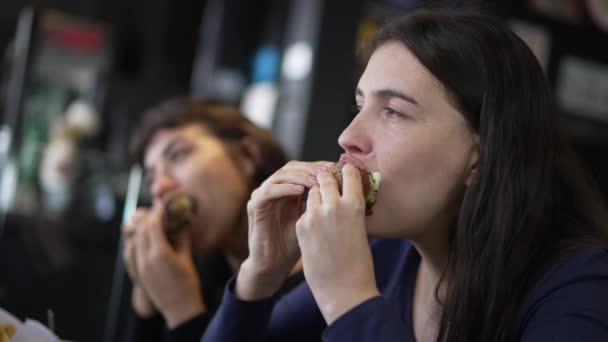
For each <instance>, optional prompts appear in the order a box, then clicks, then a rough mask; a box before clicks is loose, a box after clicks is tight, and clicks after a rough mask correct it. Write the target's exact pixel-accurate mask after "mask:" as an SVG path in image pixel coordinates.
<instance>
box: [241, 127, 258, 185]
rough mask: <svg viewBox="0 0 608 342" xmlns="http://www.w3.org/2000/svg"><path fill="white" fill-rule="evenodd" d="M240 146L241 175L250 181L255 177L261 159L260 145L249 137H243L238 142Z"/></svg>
mask: <svg viewBox="0 0 608 342" xmlns="http://www.w3.org/2000/svg"><path fill="white" fill-rule="evenodd" d="M240 144H241V157H240V159H241V165H242V167H243V173H244V174H245V175H246V176H247V177H248V178H249V179H252V178H253V177H254V176H255V172H256V169H257V166H258V165H259V164H260V161H261V159H262V151H261V150H260V145H259V144H258V143H257V142H256V141H255V140H254V139H252V138H251V137H244V138H242V139H241V141H240Z"/></svg>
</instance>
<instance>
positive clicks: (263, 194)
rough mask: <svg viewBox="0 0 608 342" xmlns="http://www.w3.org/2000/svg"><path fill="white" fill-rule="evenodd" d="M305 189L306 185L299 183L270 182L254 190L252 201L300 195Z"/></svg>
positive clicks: (260, 201) (259, 202)
mask: <svg viewBox="0 0 608 342" xmlns="http://www.w3.org/2000/svg"><path fill="white" fill-rule="evenodd" d="M304 189H305V187H304V186H302V185H298V184H270V185H267V186H263V187H259V188H258V189H256V190H254V191H253V193H252V194H251V202H254V203H256V204H261V203H266V202H268V201H270V200H274V199H278V198H282V197H291V196H300V195H302V193H304Z"/></svg>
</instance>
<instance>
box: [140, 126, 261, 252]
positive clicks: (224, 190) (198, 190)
mask: <svg viewBox="0 0 608 342" xmlns="http://www.w3.org/2000/svg"><path fill="white" fill-rule="evenodd" d="M144 165H145V168H146V177H147V181H148V183H147V184H148V186H149V189H150V192H151V194H152V196H153V202H154V205H155V206H156V205H162V198H163V196H164V195H165V194H167V193H169V192H174V191H178V192H185V193H188V194H190V195H192V196H193V197H194V198H196V201H197V204H198V210H197V214H196V216H195V218H194V219H193V220H192V225H191V226H190V228H189V229H190V236H191V238H192V244H193V248H194V251H195V252H196V253H198V254H205V253H208V252H210V251H212V250H213V249H216V248H219V247H222V244H223V243H225V242H226V239H227V238H228V237H229V236H230V233H231V232H233V231H234V229H235V227H236V224H237V223H238V220H239V219H240V218H241V215H242V210H243V205H244V203H245V201H246V200H247V198H248V197H249V183H248V179H247V178H246V177H245V175H244V172H241V170H240V168H239V167H238V166H237V165H236V163H235V161H234V159H233V158H231V155H230V154H229V152H228V149H227V147H226V146H225V145H224V144H223V143H222V141H221V140H220V139H219V138H217V137H216V136H214V135H213V134H211V133H210V132H209V131H208V130H207V129H206V128H205V127H203V126H202V125H200V124H190V125H186V126H183V127H177V128H170V129H161V130H159V131H158V132H157V133H156V134H155V135H154V136H153V138H152V139H151V140H150V144H149V145H148V148H147V150H146V153H145V156H144Z"/></svg>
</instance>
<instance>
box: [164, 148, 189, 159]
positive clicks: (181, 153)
mask: <svg viewBox="0 0 608 342" xmlns="http://www.w3.org/2000/svg"><path fill="white" fill-rule="evenodd" d="M190 152H192V148H191V147H180V148H176V149H174V150H172V151H170V152H169V153H168V154H167V159H169V161H170V162H172V163H177V162H180V161H182V160H184V159H185V158H186V157H188V155H189V154H190Z"/></svg>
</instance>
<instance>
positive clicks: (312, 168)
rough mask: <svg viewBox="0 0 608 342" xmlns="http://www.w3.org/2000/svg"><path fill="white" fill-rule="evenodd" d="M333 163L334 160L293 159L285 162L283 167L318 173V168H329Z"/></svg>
mask: <svg viewBox="0 0 608 342" xmlns="http://www.w3.org/2000/svg"><path fill="white" fill-rule="evenodd" d="M333 164H334V163H333V162H329V161H316V162H303V161H297V160H292V161H290V162H288V163H287V164H285V166H283V167H282V168H281V169H286V170H299V171H303V172H307V173H310V174H317V172H318V170H329V169H330V168H331V167H332V166H333Z"/></svg>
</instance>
